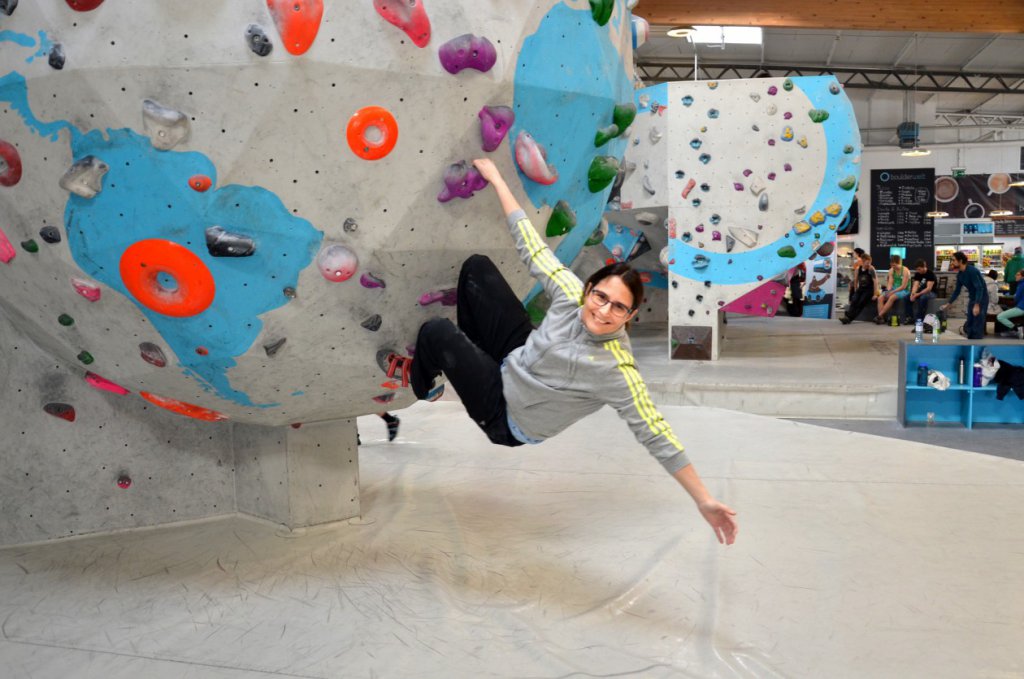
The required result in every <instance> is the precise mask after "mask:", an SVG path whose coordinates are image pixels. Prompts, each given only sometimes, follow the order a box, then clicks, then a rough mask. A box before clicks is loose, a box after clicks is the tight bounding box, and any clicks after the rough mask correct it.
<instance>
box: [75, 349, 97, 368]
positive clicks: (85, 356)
mask: <svg viewBox="0 0 1024 679" xmlns="http://www.w3.org/2000/svg"><path fill="white" fill-rule="evenodd" d="M78 360H79V361H81V362H82V363H84V364H86V365H90V364H91V363H92V362H93V361H95V360H96V359H94V358H93V357H92V354H90V353H89V352H88V351H83V352H81V353H80V354H78Z"/></svg>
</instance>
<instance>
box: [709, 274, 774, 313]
mask: <svg viewBox="0 0 1024 679" xmlns="http://www.w3.org/2000/svg"><path fill="white" fill-rule="evenodd" d="M763 278H764V277H763V276H758V280H761V279H763ZM785 291H786V286H785V285H783V284H782V283H780V282H778V281H768V282H767V283H765V284H763V285H761V286H760V287H757V288H754V289H753V290H751V291H750V292H748V293H746V294H745V295H742V296H740V297H738V298H736V299H734V300H733V301H731V302H729V303H728V304H726V305H725V306H723V307H722V311H727V312H731V313H737V314H745V315H747V316H768V317H769V318H770V317H773V316H775V311H776V308H775V301H774V300H775V299H776V298H778V297H779V296H781V295H782V293H784V292H785Z"/></svg>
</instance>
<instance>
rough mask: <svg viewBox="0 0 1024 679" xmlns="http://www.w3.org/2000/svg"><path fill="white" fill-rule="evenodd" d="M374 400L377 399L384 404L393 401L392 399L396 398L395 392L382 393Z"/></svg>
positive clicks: (374, 398)
mask: <svg viewBox="0 0 1024 679" xmlns="http://www.w3.org/2000/svg"><path fill="white" fill-rule="evenodd" d="M373 400H374V401H376V402H377V403H382V404H383V403H391V402H392V401H394V400H395V392H393V391H389V392H388V393H386V394H381V395H380V396H374V397H373Z"/></svg>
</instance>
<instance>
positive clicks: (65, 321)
mask: <svg viewBox="0 0 1024 679" xmlns="http://www.w3.org/2000/svg"><path fill="white" fill-rule="evenodd" d="M57 322H58V323H60V324H61V325H64V326H69V325H74V324H75V319H73V318H71V316H68V315H67V314H61V315H60V316H58V317H57Z"/></svg>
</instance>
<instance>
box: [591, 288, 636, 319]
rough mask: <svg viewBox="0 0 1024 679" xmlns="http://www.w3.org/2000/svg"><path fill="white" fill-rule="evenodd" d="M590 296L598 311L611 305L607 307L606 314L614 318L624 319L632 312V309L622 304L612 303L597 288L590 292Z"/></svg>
mask: <svg viewBox="0 0 1024 679" xmlns="http://www.w3.org/2000/svg"><path fill="white" fill-rule="evenodd" d="M590 296H591V297H592V298H593V299H594V302H595V303H596V304H597V307H598V308H599V309H600V308H601V307H604V306H608V305H611V306H608V313H609V314H611V315H612V316H614V317H615V318H625V317H626V316H628V315H629V312H631V311H632V309H630V308H629V307H628V306H626V305H625V304H623V303H622V302H613V301H612V300H611V299H610V298H609V297H608V295H606V294H604V293H603V292H601V291H600V290H598V289H597V288H592V289H591V290H590Z"/></svg>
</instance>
